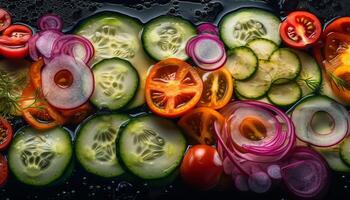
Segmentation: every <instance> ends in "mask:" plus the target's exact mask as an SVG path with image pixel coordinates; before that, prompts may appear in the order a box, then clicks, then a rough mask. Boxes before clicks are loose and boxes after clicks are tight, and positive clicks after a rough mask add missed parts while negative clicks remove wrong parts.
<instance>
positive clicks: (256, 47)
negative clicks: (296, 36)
mask: <svg viewBox="0 0 350 200" xmlns="http://www.w3.org/2000/svg"><path fill="white" fill-rule="evenodd" d="M247 47H249V48H251V49H252V50H253V51H254V53H255V55H256V56H257V57H258V59H261V60H268V59H269V58H270V56H271V54H272V53H273V52H274V51H276V50H277V49H278V46H277V45H276V44H275V43H274V42H272V41H271V40H267V39H264V38H258V39H254V40H252V41H250V42H248V44H247Z"/></svg>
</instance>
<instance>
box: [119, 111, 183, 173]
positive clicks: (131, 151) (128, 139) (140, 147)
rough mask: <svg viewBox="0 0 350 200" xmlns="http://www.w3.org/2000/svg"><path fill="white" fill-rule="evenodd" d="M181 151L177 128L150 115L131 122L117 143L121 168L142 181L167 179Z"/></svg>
mask: <svg viewBox="0 0 350 200" xmlns="http://www.w3.org/2000/svg"><path fill="white" fill-rule="evenodd" d="M185 149H186V140H185V138H184V136H183V134H182V133H181V131H180V129H179V128H178V127H177V125H176V124H175V123H174V122H172V121H170V120H167V119H163V118H160V117H156V116H153V115H147V116H141V117H137V118H134V119H132V120H131V121H130V123H129V124H128V125H127V126H126V127H125V129H124V130H122V131H121V133H120V135H119V139H118V142H117V150H118V155H119V158H120V160H121V161H122V163H123V164H124V166H125V168H126V169H127V170H128V171H129V172H131V173H132V174H134V175H136V176H137V177H139V178H141V179H146V180H157V179H163V178H166V177H168V176H170V175H171V174H172V173H173V172H174V171H175V170H176V169H177V167H178V166H179V165H180V163H181V160H182V157H183V155H184V152H185Z"/></svg>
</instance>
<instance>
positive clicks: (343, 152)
mask: <svg viewBox="0 0 350 200" xmlns="http://www.w3.org/2000/svg"><path fill="white" fill-rule="evenodd" d="M339 152H340V157H341V159H342V160H343V161H344V162H345V163H346V164H347V165H349V167H350V137H347V138H345V140H344V141H343V142H342V143H341V144H340V151H339Z"/></svg>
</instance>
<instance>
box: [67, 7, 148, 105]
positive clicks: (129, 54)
mask: <svg viewBox="0 0 350 200" xmlns="http://www.w3.org/2000/svg"><path fill="white" fill-rule="evenodd" d="M141 31H142V23H141V22H140V21H139V20H137V19H135V18H132V17H129V16H126V15H123V14H121V13H117V12H110V11H105V12H101V13H98V14H96V15H93V16H91V17H89V18H87V19H86V20H84V21H83V22H82V23H79V24H78V25H77V26H76V28H75V29H74V33H75V34H78V35H81V36H84V37H85V38H87V39H89V40H90V42H91V43H92V44H93V46H94V49H95V54H94V58H93V60H92V62H91V64H95V63H97V62H99V61H101V60H103V59H106V58H114V57H118V58H122V59H125V60H128V61H129V62H130V63H131V64H132V65H133V66H134V67H135V69H136V70H137V72H138V74H139V77H140V82H139V87H138V91H137V94H136V96H135V98H134V99H133V100H132V101H131V102H130V103H129V104H128V105H127V107H126V109H132V108H135V107H138V106H141V105H143V104H144V103H145V98H144V96H145V95H144V90H145V83H146V76H145V74H146V73H147V70H148V68H149V67H150V66H151V65H152V64H153V61H152V59H151V58H149V56H148V55H147V54H146V53H145V51H144V49H143V47H142V42H141V38H140V34H141Z"/></svg>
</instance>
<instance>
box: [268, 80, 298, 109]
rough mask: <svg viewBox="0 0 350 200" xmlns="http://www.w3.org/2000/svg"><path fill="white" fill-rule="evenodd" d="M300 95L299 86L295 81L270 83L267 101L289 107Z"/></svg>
mask: <svg viewBox="0 0 350 200" xmlns="http://www.w3.org/2000/svg"><path fill="white" fill-rule="evenodd" d="M301 97H302V94H301V88H300V87H299V85H298V84H297V83H296V82H295V81H290V82H287V83H283V84H272V86H271V88H270V89H269V91H268V92H267V98H268V99H269V101H270V102H271V103H272V104H274V105H276V106H281V107H289V106H291V105H293V104H295V103H296V102H297V101H299V99H300V98H301Z"/></svg>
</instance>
